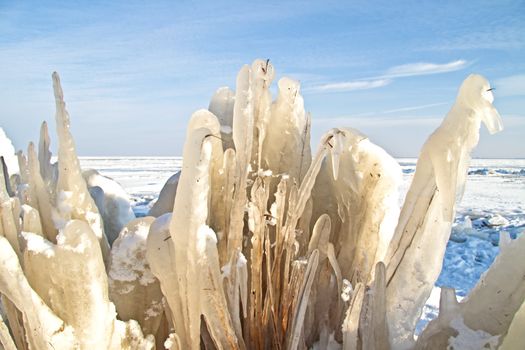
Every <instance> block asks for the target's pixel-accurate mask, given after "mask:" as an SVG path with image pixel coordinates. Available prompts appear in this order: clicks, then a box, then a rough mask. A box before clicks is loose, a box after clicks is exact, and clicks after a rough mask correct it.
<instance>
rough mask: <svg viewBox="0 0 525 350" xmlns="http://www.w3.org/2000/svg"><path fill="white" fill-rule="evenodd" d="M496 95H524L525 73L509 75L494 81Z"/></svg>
mask: <svg viewBox="0 0 525 350" xmlns="http://www.w3.org/2000/svg"><path fill="white" fill-rule="evenodd" d="M494 86H495V87H496V93H497V95H498V96H524V95H525V74H517V75H511V76H508V77H505V78H501V79H497V80H496V81H495V82H494Z"/></svg>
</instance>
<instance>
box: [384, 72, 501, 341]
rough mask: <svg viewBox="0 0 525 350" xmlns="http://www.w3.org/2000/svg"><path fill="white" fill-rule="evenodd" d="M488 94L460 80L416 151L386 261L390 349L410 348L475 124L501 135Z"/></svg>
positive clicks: (474, 78) (479, 83) (475, 80)
mask: <svg viewBox="0 0 525 350" xmlns="http://www.w3.org/2000/svg"><path fill="white" fill-rule="evenodd" d="M488 92H490V85H489V83H488V82H487V81H486V80H485V78H483V77H481V76H479V75H470V76H469V77H468V78H467V79H465V81H464V82H463V84H462V85H461V87H460V89H459V93H458V97H457V99H456V103H455V104H454V106H453V107H452V109H451V110H450V112H449V113H448V114H447V116H446V118H445V120H444V121H443V123H442V124H441V126H440V127H439V128H438V129H437V130H436V131H434V133H433V134H432V135H431V136H430V137H429V138H428V140H427V141H426V143H425V145H424V146H423V149H422V150H421V155H420V157H419V160H418V162H417V166H416V172H415V174H414V178H413V180H412V184H411V186H410V189H409V191H408V194H407V196H406V199H405V203H404V205H403V209H402V211H401V214H400V217H399V222H398V225H397V228H396V231H395V233H394V237H393V239H392V242H391V245H390V247H389V251H388V254H387V256H386V259H385V262H386V263H387V310H388V318H389V322H390V337H391V343H392V345H393V346H396V347H397V346H399V347H407V346H410V344H411V343H412V342H413V333H414V329H415V327H416V322H417V320H418V319H419V317H420V315H421V311H422V308H423V306H424V304H425V301H426V300H427V298H428V296H429V295H430V291H431V289H432V287H433V285H434V282H435V281H436V279H437V277H438V275H439V271H440V270H441V265H442V261H443V255H444V253H445V248H446V244H447V241H448V238H449V235H450V229H451V225H452V221H453V218H454V212H455V199H456V196H457V195H458V191H461V190H462V188H463V182H464V180H465V178H466V176H465V174H466V172H467V170H468V161H469V158H470V152H471V150H472V149H473V148H474V146H476V144H477V143H478V139H479V126H480V122H481V121H484V123H485V124H486V125H487V127H488V128H489V129H491V131H497V130H498V129H500V128H499V125H500V121H499V115H498V113H497V112H496V110H495V109H494V107H493V106H492V103H491V102H492V101H491V100H490V99H487V93H488ZM421 261H425V263H424V264H422V263H421Z"/></svg>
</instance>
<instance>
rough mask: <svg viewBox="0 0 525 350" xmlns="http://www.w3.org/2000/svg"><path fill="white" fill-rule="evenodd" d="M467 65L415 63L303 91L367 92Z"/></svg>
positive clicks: (454, 62)
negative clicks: (407, 78) (373, 75)
mask: <svg viewBox="0 0 525 350" xmlns="http://www.w3.org/2000/svg"><path fill="white" fill-rule="evenodd" d="M468 65H469V62H467V61H466V60H455V61H452V62H448V63H443V64H440V63H429V62H416V63H408V64H403V65H399V66H394V67H391V68H389V69H387V70H386V73H385V74H383V75H380V76H376V77H370V78H364V79H361V80H351V81H345V82H338V83H328V84H322V85H317V86H313V87H311V88H310V89H306V90H305V91H307V92H309V91H312V92H343V91H355V90H369V89H376V88H380V87H383V86H387V85H389V84H390V83H392V82H393V81H394V78H403V77H412V76H420V75H429V74H440V73H448V72H454V71H457V70H461V69H463V68H465V67H467V66H468Z"/></svg>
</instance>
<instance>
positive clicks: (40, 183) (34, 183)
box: [27, 143, 58, 243]
mask: <svg viewBox="0 0 525 350" xmlns="http://www.w3.org/2000/svg"><path fill="white" fill-rule="evenodd" d="M27 154H28V159H29V162H28V165H29V186H30V187H31V188H32V192H33V193H34V194H35V197H36V203H37V205H36V206H35V209H37V210H38V213H39V214H40V221H41V223H42V230H43V233H44V236H45V237H46V238H47V239H48V240H49V241H51V242H53V243H56V235H57V234H58V231H57V229H56V227H55V225H54V223H53V220H52V212H53V207H52V204H51V199H50V198H49V191H48V189H47V187H46V185H45V183H44V179H42V176H41V172H40V166H39V162H38V160H37V156H36V152H35V146H34V145H33V143H29V148H28V150H27Z"/></svg>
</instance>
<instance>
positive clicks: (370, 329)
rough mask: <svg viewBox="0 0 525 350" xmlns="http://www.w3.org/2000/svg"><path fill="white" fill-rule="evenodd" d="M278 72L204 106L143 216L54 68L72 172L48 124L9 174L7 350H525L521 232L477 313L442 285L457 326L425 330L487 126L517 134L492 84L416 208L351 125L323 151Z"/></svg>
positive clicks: (468, 101) (0, 208)
mask: <svg viewBox="0 0 525 350" xmlns="http://www.w3.org/2000/svg"><path fill="white" fill-rule="evenodd" d="M274 76H275V72H274V68H273V66H272V65H271V64H270V63H269V61H267V60H266V61H263V60H256V61H255V62H254V63H253V64H252V65H251V66H248V65H246V66H244V67H243V68H242V69H241V70H240V72H239V74H238V76H237V82H236V89H235V91H232V90H230V89H228V88H220V89H219V90H217V92H216V93H215V94H214V95H213V97H212V100H211V102H210V105H209V110H199V111H197V112H195V113H194V115H193V116H192V118H191V120H190V123H189V126H188V129H187V134H186V141H185V146H184V152H183V163H182V169H181V172H180V173H178V174H176V175H174V176H172V178H170V179H169V180H168V182H167V183H166V185H165V188H164V189H163V190H162V191H161V193H160V196H159V199H158V201H157V202H156V204H155V205H154V206H153V207H152V208H151V210H150V212H149V216H146V217H142V218H135V215H134V214H133V212H132V210H131V207H130V203H129V199H128V196H127V195H126V193H125V191H124V190H123V189H122V188H121V187H120V185H118V183H116V182H114V181H113V180H111V179H109V178H107V177H105V176H102V175H100V174H99V173H98V172H96V171H95V170H84V171H82V169H81V168H80V164H79V161H78V157H77V155H76V151H75V144H74V141H73V137H72V135H71V133H70V130H69V115H68V113H67V111H66V108H65V103H64V97H63V93H62V89H61V86H60V80H59V78H58V75H57V74H56V73H54V74H53V85H54V91H55V99H56V108H57V112H56V122H57V135H58V161H57V162H56V163H54V164H51V152H50V150H49V145H50V142H51V139H50V137H49V133H48V130H47V125H46V124H45V123H44V124H43V125H42V130H41V135H40V138H41V139H40V143H39V147H38V153H37V150H36V149H35V146H34V145H33V144H30V145H29V147H28V150H27V153H26V154H23V153H19V154H18V163H19V164H18V167H19V173H18V174H12V175H11V176H9V171H8V167H6V166H3V170H2V171H1V172H0V214H1V215H0V223H1V225H0V260H1V264H0V294H1V297H2V299H1V300H2V303H1V306H2V308H1V309H0V316H1V318H0V343H1V344H2V345H3V347H4V348H5V349H9V350H10V349H15V348H18V349H55V350H58V349H155V348H156V349H163V348H166V349H184V350H185V349H193V350H196V349H201V348H205V349H445V348H447V347H448V348H450V349H467V348H491V349H496V348H498V347H499V346H501V348H503V349H515V348H516V345H517V344H520V342H521V337H522V332H520V330H521V331H522V330H523V325H524V319H525V317H524V314H525V312H524V308H525V306H524V299H525V280H524V279H523V276H525V265H524V264H523V262H522V261H523V259H522V257H523V254H524V253H525V238H524V237H523V236H521V237H518V238H517V239H515V240H514V241H513V240H511V239H510V237H509V236H508V235H504V234H503V235H502V237H501V239H500V246H501V253H500V254H499V256H498V257H497V258H496V260H495V261H494V263H493V265H492V266H491V267H490V269H489V270H488V271H487V273H486V274H485V275H484V276H483V277H482V279H481V280H480V282H479V283H478V284H477V285H476V287H474V289H473V290H472V291H471V292H470V294H469V295H467V296H466V298H464V299H463V300H462V301H461V302H458V301H457V299H456V294H455V292H454V290H453V289H449V288H442V292H441V293H442V294H441V302H440V308H439V315H438V317H437V318H436V319H435V320H433V321H431V322H430V323H429V324H428V325H427V327H426V328H425V329H424V330H423V331H422V332H421V333H420V334H419V336H418V337H417V338H416V336H415V332H416V323H417V321H418V320H419V318H420V316H421V313H422V311H423V307H424V305H425V302H426V300H427V298H428V297H429V295H430V293H431V291H432V287H433V286H434V283H435V282H436V280H437V278H438V276H439V273H440V271H441V267H442V263H443V258H444V254H445V248H446V244H447V241H448V239H449V236H450V233H451V228H452V222H453V219H454V213H455V205H456V201H457V199H458V198H460V197H461V195H462V191H463V188H464V184H465V181H466V177H467V172H468V164H469V160H470V152H471V151H472V149H473V148H474V147H475V146H476V144H477V143H478V138H479V129H480V124H481V123H482V122H483V123H484V124H485V125H486V127H487V128H488V130H489V132H491V133H494V132H497V131H499V130H501V128H502V127H501V120H500V117H499V115H498V112H497V111H496V110H495V109H494V107H493V106H492V101H493V97H492V92H491V88H490V86H489V84H488V82H487V81H486V80H485V79H484V78H483V77H481V76H479V75H470V76H469V77H467V78H466V80H465V81H464V82H463V84H462V85H461V87H460V89H459V93H458V97H457V100H456V102H455V104H454V105H453V106H452V108H451V110H450V112H449V113H448V115H447V116H446V117H445V119H444V121H443V123H442V124H441V126H440V127H439V128H438V129H436V131H435V132H434V133H433V134H432V135H431V136H430V137H429V138H428V140H427V142H426V143H425V145H424V146H423V149H422V151H421V154H420V157H419V160H418V163H417V166H416V171H415V174H414V178H413V181H412V184H411V186H410V189H409V191H408V194H407V197H406V199H405V202H404V204H403V205H402V208H401V210H400V208H399V205H398V189H399V186H400V183H401V178H402V172H401V168H400V166H399V165H398V163H397V162H396V161H395V160H394V159H393V158H392V157H391V156H390V155H388V153H386V152H385V151H384V150H383V149H381V148H380V147H378V146H377V145H375V144H373V143H372V142H371V141H370V140H369V139H368V138H367V137H366V136H365V135H363V134H361V133H360V132H358V131H357V130H354V129H350V128H336V129H332V130H329V131H328V132H327V133H326V134H325V135H324V136H323V137H322V139H321V141H320V144H319V147H318V149H317V151H316V152H315V153H312V151H311V149H310V116H309V115H308V114H307V113H306V112H305V110H304V101H303V98H302V96H301V93H300V86H299V83H298V82H296V81H294V80H292V79H289V78H282V79H280V80H279V82H278V84H277V85H278V94H277V98H276V100H275V101H273V102H272V97H271V93H270V90H269V88H270V84H271V82H272V80H273V79H274ZM0 136H2V135H0ZM2 139H6V138H4V137H3V138H2ZM2 142H4V143H5V144H8V143H7V142H5V141H2ZM9 145H10V143H9ZM2 151H3V150H2ZM7 153H9V154H7ZM7 153H6V154H7V155H10V156H12V157H14V155H13V154H12V153H14V150H10V151H9V152H7ZM2 154H4V152H2ZM9 169H13V166H10V167H9Z"/></svg>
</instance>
